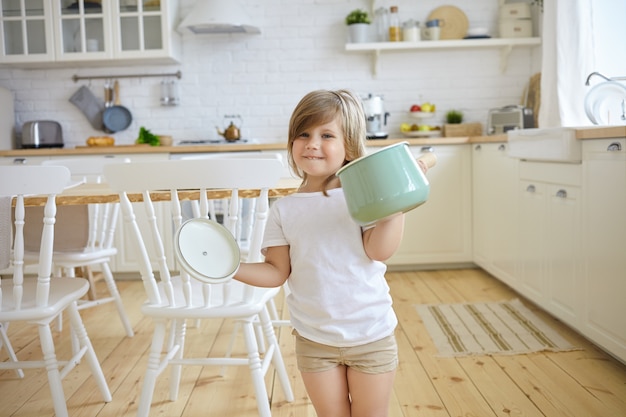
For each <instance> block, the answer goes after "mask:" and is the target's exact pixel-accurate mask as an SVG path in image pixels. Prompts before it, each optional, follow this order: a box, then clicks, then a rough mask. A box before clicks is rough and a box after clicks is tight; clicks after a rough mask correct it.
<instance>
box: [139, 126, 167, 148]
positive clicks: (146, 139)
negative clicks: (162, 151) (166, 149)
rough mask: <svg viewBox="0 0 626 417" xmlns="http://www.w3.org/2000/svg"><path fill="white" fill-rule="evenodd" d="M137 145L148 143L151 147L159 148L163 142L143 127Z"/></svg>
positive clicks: (140, 129)
mask: <svg viewBox="0 0 626 417" xmlns="http://www.w3.org/2000/svg"><path fill="white" fill-rule="evenodd" d="M137 143H147V144H149V145H150V146H159V145H160V144H161V141H160V140H159V137H158V136H157V135H154V134H152V133H151V132H150V131H149V130H148V129H146V128H145V127H143V126H141V128H139V137H138V138H137Z"/></svg>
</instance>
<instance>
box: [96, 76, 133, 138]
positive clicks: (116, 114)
mask: <svg viewBox="0 0 626 417" xmlns="http://www.w3.org/2000/svg"><path fill="white" fill-rule="evenodd" d="M113 97H114V98H113V103H114V104H113V105H112V106H109V107H107V108H106V109H105V110H104V113H103V114H102V123H103V124H104V128H105V132H107V133H115V132H120V131H122V130H125V129H127V128H128V126H130V124H131V123H132V121H133V116H132V115H131V113H130V110H128V108H126V107H124V106H122V105H121V101H120V84H119V82H118V81H117V80H115V82H114V83H113Z"/></svg>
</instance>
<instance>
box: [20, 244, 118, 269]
mask: <svg viewBox="0 0 626 417" xmlns="http://www.w3.org/2000/svg"><path fill="white" fill-rule="evenodd" d="M115 255H117V248H107V249H101V248H85V249H83V251H82V252H59V251H55V252H53V253H52V259H53V263H54V264H55V265H60V266H62V265H64V264H73V263H76V264H81V265H83V264H85V263H101V262H105V261H107V260H109V259H110V258H112V257H113V256H115ZM38 256H39V255H38V254H37V253H35V252H25V253H24V260H25V261H26V262H30V261H35V260H36V259H38Z"/></svg>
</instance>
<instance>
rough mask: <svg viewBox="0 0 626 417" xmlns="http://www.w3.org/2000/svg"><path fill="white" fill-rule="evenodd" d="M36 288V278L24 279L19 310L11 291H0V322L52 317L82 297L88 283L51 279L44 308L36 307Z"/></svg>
mask: <svg viewBox="0 0 626 417" xmlns="http://www.w3.org/2000/svg"><path fill="white" fill-rule="evenodd" d="M36 287H37V279H36V278H26V279H24V296H23V298H22V308H21V309H20V310H15V304H14V301H13V297H12V293H11V291H2V307H1V308H0V322H3V321H14V320H23V321H35V320H42V319H49V318H50V317H54V316H56V315H57V314H59V313H60V312H61V311H63V309H65V308H66V307H67V304H68V303H70V302H72V301H76V300H78V299H79V298H81V297H82V296H84V295H85V294H86V293H87V291H88V290H89V282H88V281H87V280H86V279H82V278H54V279H51V280H50V294H49V300H48V305H47V306H45V307H36V304H35V302H36V299H35V297H36Z"/></svg>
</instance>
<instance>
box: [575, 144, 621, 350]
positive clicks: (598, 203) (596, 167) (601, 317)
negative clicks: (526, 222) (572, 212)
mask: <svg viewBox="0 0 626 417" xmlns="http://www.w3.org/2000/svg"><path fill="white" fill-rule="evenodd" d="M583 181H584V183H583V187H584V188H583V190H584V203H585V204H584V210H583V213H584V214H583V219H584V222H583V224H584V231H583V239H582V242H583V253H584V255H585V257H584V259H585V263H586V268H585V271H584V279H583V282H584V284H583V286H582V288H581V292H582V294H583V296H584V309H583V317H582V326H583V332H584V333H585V334H586V335H588V336H589V337H590V338H592V339H593V340H594V341H595V342H597V343H598V344H599V345H600V346H603V347H604V348H606V349H607V350H609V351H610V352H612V353H613V354H615V355H616V356H618V357H619V358H621V359H622V360H626V324H624V317H626V303H624V295H625V294H626V279H625V278H626V139H620V140H611V139H607V140H597V141H596V140H594V141H584V142H583Z"/></svg>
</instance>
